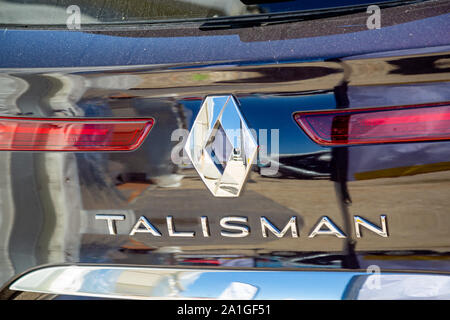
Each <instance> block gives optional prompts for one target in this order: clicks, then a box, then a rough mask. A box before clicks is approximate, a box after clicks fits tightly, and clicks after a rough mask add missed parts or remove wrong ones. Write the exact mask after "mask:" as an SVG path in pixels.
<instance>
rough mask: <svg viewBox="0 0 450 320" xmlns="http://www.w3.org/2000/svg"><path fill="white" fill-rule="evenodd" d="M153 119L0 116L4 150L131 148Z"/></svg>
mask: <svg viewBox="0 0 450 320" xmlns="http://www.w3.org/2000/svg"><path fill="white" fill-rule="evenodd" d="M153 123H154V120H153V119H117V118H116V119H92V118H90V119H70V118H66V119H59V118H38V119H36V118H14V117H0V150H4V151H5V150H6V151H23V150H26V151H131V150H134V149H136V148H138V147H139V146H140V145H141V143H142V142H143V141H144V139H145V137H146V136H147V134H148V132H149V131H150V129H151V128H152V126H153Z"/></svg>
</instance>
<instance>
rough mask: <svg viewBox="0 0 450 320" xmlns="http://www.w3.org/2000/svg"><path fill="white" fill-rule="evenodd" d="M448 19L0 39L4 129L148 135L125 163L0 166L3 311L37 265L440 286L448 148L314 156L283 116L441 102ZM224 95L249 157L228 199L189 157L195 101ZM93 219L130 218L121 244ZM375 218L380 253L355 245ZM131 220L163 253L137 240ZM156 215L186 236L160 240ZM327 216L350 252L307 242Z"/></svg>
mask: <svg viewBox="0 0 450 320" xmlns="http://www.w3.org/2000/svg"><path fill="white" fill-rule="evenodd" d="M449 8H450V6H449V2H448V1H430V2H424V3H420V4H413V5H408V6H402V7H395V8H387V9H383V12H382V19H383V20H382V28H381V29H378V30H367V27H366V19H367V16H368V15H367V14H366V13H359V14H353V15H349V16H341V17H334V18H327V19H318V20H310V21H303V22H297V23H289V24H280V25H274V26H266V27H254V28H242V29H233V30H211V31H201V30H199V29H198V26H195V25H193V26H188V27H186V26H183V27H180V28H178V27H175V26H173V27H170V28H158V27H157V26H148V27H145V26H141V27H139V28H137V27H136V28H134V27H119V26H117V27H111V28H109V29H108V30H106V31H105V30H102V29H101V28H98V27H96V28H89V29H86V30H84V29H83V30H79V31H76V30H75V31H69V30H23V29H14V30H10V29H6V28H5V29H3V30H0V43H2V46H1V47H0V67H1V69H0V83H1V85H0V99H1V100H0V101H1V103H0V115H2V116H23V117H45V118H49V117H55V118H58V117H64V118H70V117H74V118H80V117H85V118H90V117H95V118H148V117H150V118H153V119H155V124H154V126H153V128H152V130H151V132H150V133H149V135H148V137H147V139H146V140H145V141H144V143H143V145H142V146H141V148H139V149H138V150H136V151H133V152H126V153H120V152H115V153H111V152H77V153H72V152H51V153H50V152H47V153H45V152H6V151H2V152H0V197H1V198H0V200H1V201H0V203H1V207H0V209H1V215H0V285H5V287H4V290H3V297H6V298H8V297H11V296H13V295H12V294H13V291H12V290H9V289H8V288H9V284H10V283H11V280H12V279H14V278H16V277H17V276H18V275H19V274H20V273H22V272H26V271H27V270H30V269H32V268H36V267H40V266H43V265H48V264H50V265H61V264H81V265H83V264H88V265H96V264H107V265H114V266H115V265H133V266H162V267H182V266H186V267H191V266H205V267H210V266H214V268H219V269H229V268H232V267H235V266H237V267H241V268H250V269H251V270H259V269H266V268H270V269H271V270H279V271H283V270H292V269H294V270H298V271H301V270H312V269H313V270H315V271H321V270H324V271H330V270H339V271H343V270H345V271H356V272H360V273H359V274H358V275H360V274H363V273H364V272H365V271H366V268H367V267H368V266H371V265H377V266H379V267H380V268H381V270H383V271H385V272H389V271H402V272H403V271H409V272H420V273H426V272H438V273H447V272H449V271H450V255H449V252H450V250H449V248H450V237H449V228H450V212H449V209H448V208H449V206H450V197H449V195H450V176H449V171H448V170H449V168H450V161H449V159H450V141H438V142H413V143H395V144H376V145H361V146H351V147H323V146H320V145H318V144H316V143H315V142H313V141H312V140H311V139H310V138H309V137H308V136H307V135H306V134H305V133H304V132H303V131H302V130H301V129H300V128H299V126H298V125H297V123H296V122H295V121H294V119H293V116H292V115H293V114H294V113H295V112H301V111H320V110H331V109H339V108H350V109H351V108H355V109H356V108H366V107H386V106H399V105H411V104H422V103H441V102H446V101H450V90H449V81H450V67H449V61H450V60H449V59H450V36H449V34H450V32H449V30H450V25H449V23H450V22H449V21H450V19H449V18H450V16H449V14H448V10H449ZM228 94H232V95H234V96H235V98H236V99H237V100H238V101H239V103H240V109H241V112H242V114H243V116H244V117H245V119H246V122H247V124H248V126H249V127H250V128H252V129H254V130H256V132H257V133H258V136H257V138H258V143H259V144H260V150H259V156H258V163H257V165H256V166H255V168H254V170H253V172H251V176H250V178H249V181H248V182H247V185H246V190H245V192H243V194H242V195H241V196H240V197H239V198H230V199H225V198H215V197H213V196H212V195H211V194H210V193H209V191H208V190H207V188H206V187H205V186H204V185H203V183H202V181H201V179H200V177H199V176H198V174H197V172H195V170H194V169H193V168H192V166H191V165H190V164H189V161H187V160H186V157H185V156H183V154H182V149H183V142H184V140H183V137H185V135H184V134H185V133H186V132H188V130H189V129H190V128H191V126H192V123H193V120H194V119H195V117H196V115H197V112H198V110H199V108H200V105H201V103H202V101H203V99H204V98H205V97H206V96H209V95H228ZM174 159H178V160H179V161H178V160H176V161H174ZM180 159H181V160H180ZM99 214H114V215H123V216H125V219H124V220H123V221H117V222H116V228H117V235H111V234H109V230H108V226H107V223H106V222H105V221H104V220H98V219H96V218H95V216H96V215H99ZM381 215H385V216H386V217H387V225H388V231H389V236H388V237H380V236H379V235H377V234H375V233H373V232H370V231H368V230H367V229H364V230H363V235H362V237H360V238H359V237H356V234H355V228H354V225H353V219H354V216H361V217H363V218H364V219H367V220H368V221H370V222H372V223H373V224H375V225H377V226H380V216H381ZM141 216H145V217H147V218H148V219H149V220H150V221H151V222H152V224H153V225H154V226H156V227H157V228H158V230H159V231H160V232H161V234H162V236H161V237H153V236H151V235H149V234H136V235H134V236H130V235H129V234H130V231H131V229H132V228H133V226H134V225H135V223H136V221H137V219H139V217H141ZM167 216H172V217H173V219H174V220H173V221H174V222H175V225H176V229H177V231H193V232H195V237H191V238H176V237H169V236H168V229H167V225H166V217H167ZM202 216H207V217H208V221H209V225H210V233H211V235H210V237H205V236H203V234H202V229H201V224H200V217H202ZM227 216H238V217H247V218H248V226H249V229H250V235H249V236H248V237H245V238H228V237H223V236H221V235H220V231H221V230H222V229H223V228H222V227H221V226H220V224H219V221H220V219H222V218H223V217H227ZM262 216H264V217H267V218H268V219H269V220H270V221H271V222H272V223H274V224H275V225H276V226H278V228H281V227H283V226H284V225H285V224H286V223H287V222H288V220H289V219H290V218H291V217H292V216H295V217H297V224H298V228H299V237H298V238H293V237H290V236H289V235H286V236H285V237H283V238H277V237H275V236H274V235H272V234H269V236H268V237H263V236H262V234H261V227H260V217H262ZM323 216H326V217H328V218H330V219H331V220H332V221H333V222H334V223H335V224H336V225H337V226H339V228H340V229H341V230H342V232H343V233H344V234H345V235H346V237H345V238H337V237H334V236H316V237H314V238H310V237H308V235H310V233H311V231H312V230H313V229H314V227H315V226H316V225H317V223H318V221H320V219H321V218H322V217H323ZM339 290H341V289H339ZM338 296H339V297H341V295H338ZM342 297H343V296H342Z"/></svg>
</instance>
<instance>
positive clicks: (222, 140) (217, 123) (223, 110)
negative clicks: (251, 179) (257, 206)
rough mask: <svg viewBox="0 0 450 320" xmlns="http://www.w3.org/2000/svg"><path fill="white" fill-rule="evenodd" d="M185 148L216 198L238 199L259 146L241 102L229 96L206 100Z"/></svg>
mask: <svg viewBox="0 0 450 320" xmlns="http://www.w3.org/2000/svg"><path fill="white" fill-rule="evenodd" d="M184 148H185V150H186V152H187V154H188V156H189V159H190V160H191V162H192V164H193V165H194V167H195V169H196V170H197V172H198V174H199V175H200V177H201V178H202V180H203V182H204V183H205V185H206V186H207V187H208V189H209V190H210V191H211V193H212V194H213V195H214V196H215V197H238V196H239V195H240V193H241V191H242V188H243V186H244V184H245V181H246V179H247V176H248V174H249V172H250V170H251V167H252V164H253V163H254V160H255V157H256V153H257V150H258V144H257V143H256V140H255V138H254V137H253V135H252V133H251V131H250V129H249V128H248V126H247V124H246V122H245V120H244V118H243V116H242V113H241V111H240V110H239V105H238V102H237V100H236V99H235V98H234V97H233V96H231V95H227V96H209V97H206V99H205V100H204V101H203V104H202V105H201V107H200V111H199V113H198V115H197V118H196V119H195V121H194V124H193V125H192V129H191V132H190V133H189V136H188V138H187V140H186V145H185V147H184Z"/></svg>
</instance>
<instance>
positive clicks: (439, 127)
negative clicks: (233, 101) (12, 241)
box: [294, 103, 450, 146]
mask: <svg viewBox="0 0 450 320" xmlns="http://www.w3.org/2000/svg"><path fill="white" fill-rule="evenodd" d="M445 104H447V105H442V104H439V105H434V106H429V105H426V106H425V105H418V106H402V107H387V108H376V109H373V108H372V109H345V110H333V111H321V112H301V113H296V114H294V119H295V120H296V121H297V123H298V124H299V125H300V127H301V128H302V129H303V130H304V131H305V132H306V134H307V135H308V136H309V137H310V138H311V139H312V140H314V141H315V142H317V143H318V144H321V145H327V146H337V145H355V144H370V143H391V142H409V141H433V140H450V106H449V105H448V104H449V103H445Z"/></svg>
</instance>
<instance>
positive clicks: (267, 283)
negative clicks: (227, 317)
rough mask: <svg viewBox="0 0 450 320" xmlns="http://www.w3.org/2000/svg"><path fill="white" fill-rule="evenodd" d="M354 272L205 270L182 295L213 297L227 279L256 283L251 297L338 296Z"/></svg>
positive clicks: (311, 297)
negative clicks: (256, 287)
mask: <svg viewBox="0 0 450 320" xmlns="http://www.w3.org/2000/svg"><path fill="white" fill-rule="evenodd" d="M354 275H355V273H350V272H334V273H333V272H308V271H302V272H294V271H293V272H291V271H283V272H273V273H272V272H240V271H237V272H223V273H222V272H217V273H213V272H205V273H203V274H202V275H201V276H200V277H199V278H198V279H197V281H195V283H194V284H193V285H191V286H189V287H188V288H187V290H185V291H184V292H183V296H184V297H211V298H214V297H217V296H219V295H220V294H221V293H222V292H223V291H224V290H225V288H226V287H227V286H228V285H229V284H230V283H231V282H243V283H248V284H251V285H257V286H258V288H259V290H258V293H257V295H256V297H255V299H286V297H288V298H289V299H299V300H301V299H325V300H328V299H330V300H334V299H341V297H342V294H343V292H344V290H345V288H346V286H347V284H348V283H349V281H350V279H351V278H352V277H353V276H354Z"/></svg>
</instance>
